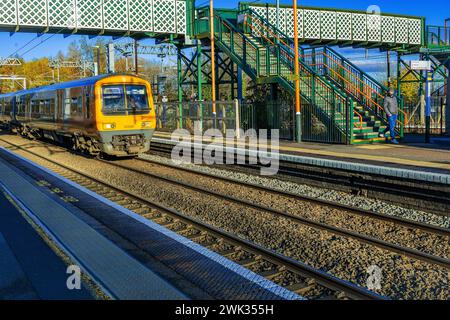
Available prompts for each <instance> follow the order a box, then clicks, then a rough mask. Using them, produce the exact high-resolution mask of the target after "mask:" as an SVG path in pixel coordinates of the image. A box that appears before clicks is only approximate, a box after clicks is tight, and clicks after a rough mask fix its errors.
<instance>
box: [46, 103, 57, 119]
mask: <svg viewBox="0 0 450 320" xmlns="http://www.w3.org/2000/svg"><path fill="white" fill-rule="evenodd" d="M55 106H56V104H55V99H49V100H48V110H47V111H48V112H47V117H48V119H54V118H55V112H56V110H55Z"/></svg>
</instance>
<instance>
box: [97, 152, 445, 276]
mask: <svg viewBox="0 0 450 320" xmlns="http://www.w3.org/2000/svg"><path fill="white" fill-rule="evenodd" d="M97 161H100V162H102V163H105V164H109V165H111V166H113V167H116V168H121V169H124V170H128V171H131V172H133V173H138V174H142V175H144V176H148V177H151V178H154V179H157V180H161V181H164V182H167V183H171V184H173V185H177V186H181V187H183V188H186V189H191V190H193V191H195V192H199V193H204V194H208V195H211V196H214V197H216V198H218V199H221V200H225V201H229V202H234V203H236V204H238V205H242V206H246V207H251V208H254V209H257V210H260V211H265V212H268V213H271V214H272V215H274V216H282V217H284V218H288V219H290V220H292V221H295V222H297V223H301V224H304V225H307V226H310V227H313V228H316V229H321V230H325V231H328V232H332V233H334V234H338V235H341V236H345V237H350V238H353V239H356V240H358V241H361V242H365V243H367V244H370V245H374V246H376V247H379V248H382V249H386V250H389V251H394V252H397V253H399V254H401V255H406V256H409V257H412V258H415V259H418V260H421V261H426V262H429V263H432V264H438V265H441V266H444V267H446V268H448V269H450V260H449V259H447V258H443V257H439V256H435V255H432V254H429V253H425V252H422V251H419V250H416V249H412V248H407V247H403V246H400V245H397V244H393V243H390V242H387V241H384V240H381V239H377V238H374V237H371V236H367V235H363V234H360V233H358V232H354V231H349V230H345V229H341V228H338V227H334V226H331V225H328V224H326V223H322V222H317V221H314V220H311V219H308V218H303V217H300V216H296V215H293V214H290V213H286V212H284V211H281V210H278V209H274V208H271V207H268V206H264V205H260V204H257V203H254V202H251V201H248V200H244V199H239V198H236V197H232V196H228V195H224V194H221V193H218V192H216V191H213V190H210V189H207V188H203V187H199V186H194V185H191V184H188V183H185V182H182V181H180V180H177V179H172V178H168V177H162V176H160V175H157V174H153V173H150V172H146V171H144V170H141V169H136V168H133V167H130V166H127V165H123V164H120V163H117V162H110V161H105V160H97Z"/></svg>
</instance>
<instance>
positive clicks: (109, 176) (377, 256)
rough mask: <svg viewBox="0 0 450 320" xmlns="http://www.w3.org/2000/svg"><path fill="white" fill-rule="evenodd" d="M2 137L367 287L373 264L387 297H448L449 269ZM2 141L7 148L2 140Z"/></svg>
mask: <svg viewBox="0 0 450 320" xmlns="http://www.w3.org/2000/svg"><path fill="white" fill-rule="evenodd" d="M2 139H7V140H8V141H11V142H12V143H15V144H19V145H22V146H24V147H26V148H28V149H29V150H30V151H33V152H37V153H39V154H41V155H42V156H44V157H47V158H50V159H52V160H54V161H58V162H59V163H61V164H64V165H66V166H69V167H72V168H74V169H77V170H79V171H82V172H85V173H86V174H89V175H91V176H93V177H96V178H99V179H101V180H105V181H108V182H111V183H113V184H114V186H116V187H117V188H121V189H123V190H127V191H128V192H131V193H134V194H136V195H140V196H142V197H145V198H147V199H149V200H153V201H156V202H159V203H161V204H164V205H166V206H169V207H172V208H174V209H176V210H178V211H181V212H183V213H184V214H186V215H189V216H192V217H194V218H196V219H199V220H202V221H203V222H206V223H209V224H211V225H213V226H215V227H218V228H221V229H224V230H226V231H228V232H232V233H234V234H237V235H239V236H240V237H242V238H245V239H247V240H250V241H253V242H255V243H258V244H260V245H262V246H265V247H267V248H270V249H272V250H275V251H277V252H279V253H282V254H284V255H287V256H290V257H292V258H294V259H297V260H299V261H302V262H305V263H307V264H309V265H311V266H312V267H315V268H319V269H321V270H324V271H327V272H329V273H331V274H333V275H335V276H337V277H339V278H342V279H345V280H348V281H351V282H354V283H357V284H359V285H361V286H364V287H365V286H366V281H367V279H368V277H369V273H368V268H369V267H370V266H372V265H376V266H378V267H379V268H381V270H382V278H381V282H380V285H381V289H379V290H375V291H376V292H377V293H380V294H383V295H387V296H389V297H391V298H397V299H448V298H449V296H448V270H447V269H446V268H444V267H440V266H436V265H432V264H429V263H425V262H422V261H419V260H417V259H412V258H408V257H405V256H401V255H398V254H395V253H392V252H389V251H387V250H383V249H379V248H376V247H374V246H371V245H368V244H365V243H361V242H358V241H356V240H353V239H349V238H346V237H341V236H337V235H335V234H332V233H330V232H325V231H321V230H317V229H314V228H311V227H307V226H304V225H300V224H299V223H294V222H293V221H292V220H290V219H287V218H283V217H274V216H273V215H272V214H270V213H264V212H261V211H258V210H254V209H250V208H245V209H243V208H242V206H239V205H237V204H233V203H225V202H223V201H219V200H217V199H214V198H212V197H207V196H204V195H201V194H198V193H195V192H192V191H190V192H187V191H185V190H183V189H182V188H179V187H178V188H176V187H174V186H173V185H171V184H169V183H165V182H161V181H158V180H155V179H149V178H148V177H146V176H145V175H143V174H137V173H132V172H130V171H129V170H125V169H118V168H114V167H112V166H111V165H109V164H107V163H100V162H97V161H95V160H93V159H87V158H84V157H81V156H77V155H73V154H71V153H69V152H63V151H62V149H61V148H58V147H53V146H48V145H43V144H42V143H41V142H31V141H27V140H24V139H22V138H20V137H16V136H2ZM1 144H2V145H3V146H6V147H7V146H8V145H7V144H6V143H4V142H1ZM11 149H12V150H13V151H14V152H16V153H18V154H20V155H22V156H25V157H27V158H29V159H31V160H32V161H35V162H36V163H39V164H41V165H44V166H46V165H48V162H46V161H45V160H42V159H39V158H38V157H35V156H32V155H30V154H28V153H26V152H24V151H20V150H18V149H16V148H14V147H12V148H11Z"/></svg>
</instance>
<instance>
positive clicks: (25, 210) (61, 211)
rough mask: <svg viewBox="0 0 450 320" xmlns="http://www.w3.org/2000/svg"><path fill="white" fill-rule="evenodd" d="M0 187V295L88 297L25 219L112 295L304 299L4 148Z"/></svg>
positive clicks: (0, 296)
mask: <svg viewBox="0 0 450 320" xmlns="http://www.w3.org/2000/svg"><path fill="white" fill-rule="evenodd" d="M0 190H1V194H0V205H1V207H0V208H1V210H0V219H1V220H2V221H0V222H1V223H0V252H1V253H2V254H1V255H0V269H1V270H2V272H1V274H0V299H7V298H11V299H20V298H22V299H63V298H68V299H72V298H79V299H91V298H93V296H92V295H91V294H90V292H89V291H88V290H81V291H77V290H75V291H71V290H68V289H67V286H66V279H67V277H68V275H67V274H65V271H66V268H67V266H66V265H65V264H64V263H63V262H62V260H61V259H60V258H58V257H57V256H56V255H55V254H54V253H52V252H53V251H52V249H51V248H49V247H48V246H46V245H45V243H44V242H43V241H42V240H41V241H40V242H39V241H38V240H37V238H39V236H38V235H37V233H36V231H35V229H34V228H33V227H31V225H30V224H29V223H28V222H27V219H28V221H32V222H33V224H35V225H37V226H38V227H39V229H40V230H41V231H42V232H44V233H45V235H46V236H47V237H48V238H49V239H51V241H52V242H53V243H54V244H55V245H56V246H57V247H58V248H59V250H61V251H62V252H64V254H65V255H66V256H67V257H68V259H69V260H70V262H71V264H74V265H77V266H79V267H80V268H81V270H82V272H83V273H84V274H85V275H87V276H88V277H89V278H90V279H92V280H93V281H94V282H95V284H96V286H97V288H100V289H101V291H102V292H103V293H105V294H106V295H107V296H109V297H110V298H112V299H137V300H141V299H149V300H186V299H224V300H225V299H247V300H292V299H302V297H301V296H298V295H297V294H295V293H292V292H290V291H288V290H286V289H284V288H282V287H279V286H278V285H276V284H274V283H273V282H271V281H269V280H267V279H265V278H263V277H261V276H259V275H257V274H255V273H253V272H252V271H250V270H248V269H246V268H244V267H242V266H240V265H239V264H236V263H234V262H232V261H230V260H228V259H227V258H224V257H222V256H220V255H218V254H216V253H214V252H212V251H210V250H208V249H206V248H204V247H202V246H200V245H198V244H196V243H194V242H192V241H190V240H188V239H187V238H184V237H182V236H180V235H178V234H176V233H174V232H172V231H170V230H168V229H166V228H164V227H162V226H160V225H158V224H156V223H154V222H152V221H150V220H147V219H145V218H143V217H141V216H139V215H137V214H136V213H134V212H132V211H130V210H127V209H125V208H123V207H121V206H119V205H117V204H115V203H113V202H111V201H109V200H107V199H105V198H103V197H101V196H99V195H97V194H95V193H94V192H92V191H90V190H87V189H86V188H83V187H81V186H80V185H78V184H76V183H74V182H72V181H70V180H67V179H65V178H64V177H61V176H59V175H57V174H56V173H54V172H52V171H50V170H48V169H46V168H44V167H41V166H39V165H37V164H35V163H33V162H31V161H30V160H28V159H26V158H23V157H21V156H18V155H16V154H14V153H12V152H11V151H9V150H7V149H5V148H0ZM19 220H20V221H21V222H20V223H19V222H18V221H19ZM5 221H6V222H8V223H6V222H5ZM14 225H16V226H14ZM10 226H14V228H13V227H10ZM29 254H31V258H30V257H28V258H26V257H27V256H28V255H29ZM22 256H24V257H25V258H24V259H21V258H20V257H22ZM32 258H33V259H32ZM30 259H31V260H30ZM32 261H35V263H36V264H38V265H39V266H42V267H41V268H40V267H36V268H34V269H33V270H32V272H31V273H29V272H28V271H29V268H31V266H32ZM47 265H51V266H53V267H46V266H47ZM46 268H47V269H46ZM4 270H6V272H4ZM53 270H56V271H55V272H53ZM45 280H48V281H45ZM54 283H56V284H55V286H53V284H54ZM39 284H40V286H39ZM46 291H51V293H52V294H50V293H48V294H45V293H46Z"/></svg>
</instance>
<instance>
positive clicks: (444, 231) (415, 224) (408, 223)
mask: <svg viewBox="0 0 450 320" xmlns="http://www.w3.org/2000/svg"><path fill="white" fill-rule="evenodd" d="M136 160H139V161H142V162H148V163H151V164H156V165H159V166H164V167H168V168H173V169H176V170H180V171H184V172H187V173H191V174H196V175H199V176H204V177H207V178H214V179H217V180H222V181H225V182H230V183H235V184H240V185H244V186H246V187H251V188H255V189H259V190H261V191H265V192H268V193H273V194H276V195H281V196H284V197H288V198H294V199H298V200H303V201H308V202H311V203H314V204H319V205H323V206H327V207H330V208H334V209H341V210H346V211H350V212H352V213H355V214H359V215H362V216H369V217H371V218H374V219H378V220H383V221H389V222H393V223H396V224H400V225H403V226H405V227H410V228H416V229H421V230H423V231H427V232H430V233H436V234H440V235H443V236H449V237H450V229H448V228H443V227H439V226H435V225H431V224H428V223H423V222H419V221H413V220H410V219H405V218H401V217H396V216H393V215H388V214H384V213H379V212H375V211H371V210H366V209H362V208H358V207H353V206H350V205H346V204H342V203H338V202H334V201H330V200H325V199H320V198H314V197H310V196H306V195H301V194H298V193H294V192H289V191H283V190H278V189H275V188H270V187H266V186H262V185H260V184H256V183H251V182H247V181H242V180H236V179H233V178H229V177H223V176H220V175H215V174H212V173H207V172H202V171H198V170H195V169H189V168H186V167H180V166H177V165H173V164H168V163H162V162H158V161H155V160H150V159H146V158H141V157H139V158H136Z"/></svg>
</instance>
